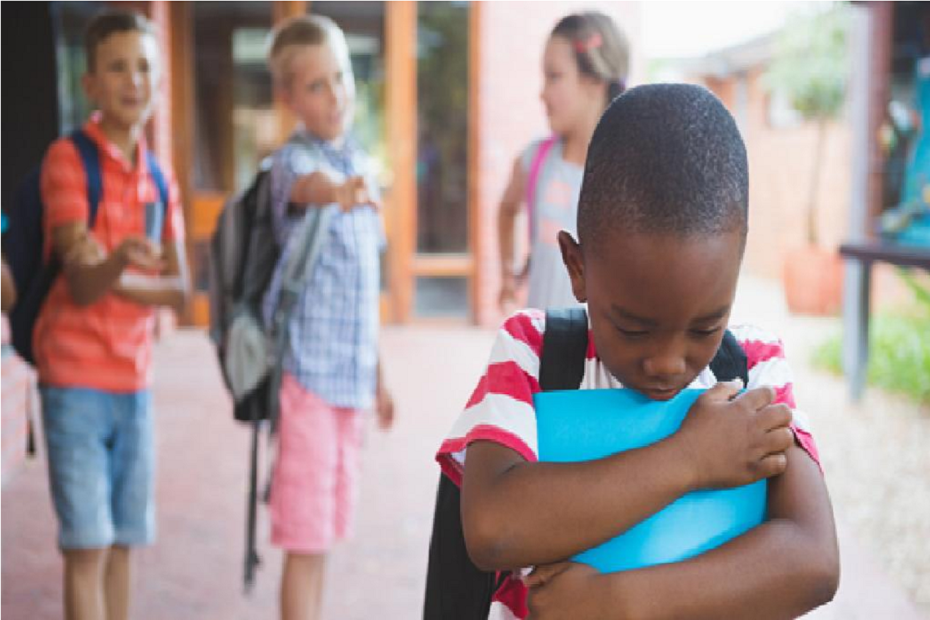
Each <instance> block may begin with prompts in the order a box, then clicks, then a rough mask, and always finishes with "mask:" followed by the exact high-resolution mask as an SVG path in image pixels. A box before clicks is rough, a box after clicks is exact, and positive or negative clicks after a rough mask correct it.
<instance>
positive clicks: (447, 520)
mask: <svg viewBox="0 0 930 620" xmlns="http://www.w3.org/2000/svg"><path fill="white" fill-rule="evenodd" d="M508 574H509V573H508ZM500 578H501V579H503V578H504V577H502V576H501V577H500ZM498 587H499V581H498V579H497V578H495V574H494V573H489V572H485V571H483V570H481V569H480V568H478V567H477V566H475V564H474V563H473V562H472V561H471V558H470V557H469V555H468V548H467V547H466V546H465V534H464V532H463V530H462V510H461V493H460V491H459V488H458V487H457V486H456V485H455V483H454V482H452V480H450V479H449V477H448V476H446V475H445V474H440V475H439V488H438V489H437V491H436V507H435V511H434V513H433V533H432V536H431V537H430V544H429V564H428V567H427V570H426V596H425V598H424V601H423V618H424V620H479V619H481V620H484V619H485V618H487V617H488V613H489V611H490V609H491V598H492V597H493V596H494V592H495V591H496V590H497V588H498Z"/></svg>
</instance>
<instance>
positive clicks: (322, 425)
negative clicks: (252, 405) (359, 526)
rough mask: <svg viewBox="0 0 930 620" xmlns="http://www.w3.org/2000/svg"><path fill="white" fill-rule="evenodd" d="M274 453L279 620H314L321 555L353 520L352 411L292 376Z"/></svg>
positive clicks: (284, 390) (356, 419)
mask: <svg viewBox="0 0 930 620" xmlns="http://www.w3.org/2000/svg"><path fill="white" fill-rule="evenodd" d="M280 402H281V417H280V420H279V427H278V441H279V449H278V456H277V462H276V463H275V467H274V474H273V479H272V487H271V506H270V508H271V529H272V532H271V541H272V543H273V544H275V545H276V546H279V547H281V548H283V549H284V550H285V553H286V557H285V562H284V574H283V576H282V583H281V617H282V618H285V619H291V618H300V620H304V619H305V618H316V617H317V615H318V613H319V609H320V604H321V601H322V596H323V574H324V564H325V558H326V554H327V553H328V551H329V549H330V548H331V547H332V545H333V544H334V543H335V541H336V540H338V539H340V538H343V537H345V535H346V534H347V532H348V530H349V522H350V521H351V516H352V514H353V513H354V501H355V496H356V492H355V482H356V478H357V476H356V475H355V471H356V470H357V468H358V459H357V455H358V444H359V443H360V432H358V431H359V428H360V427H359V423H360V421H361V417H360V415H359V414H358V413H357V412H354V411H347V410H344V409H337V408H334V407H332V406H330V405H329V404H328V403H326V402H324V401H323V400H321V399H320V398H319V397H317V396H316V395H314V394H312V393H311V392H309V391H307V390H306V389H304V388H303V386H302V385H301V384H300V383H299V382H298V381H297V380H296V379H295V378H294V377H292V376H291V375H287V374H285V376H284V378H283V380H282V384H281V398H280Z"/></svg>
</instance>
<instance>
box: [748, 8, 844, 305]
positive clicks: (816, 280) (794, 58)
mask: <svg viewBox="0 0 930 620" xmlns="http://www.w3.org/2000/svg"><path fill="white" fill-rule="evenodd" d="M847 24H848V12H847V10H846V7H844V6H842V5H835V6H834V7H832V8H831V9H829V10H826V11H824V10H822V9H820V10H817V12H815V13H809V14H805V15H798V16H795V17H794V18H793V19H791V20H789V22H788V24H787V25H786V26H785V28H784V29H783V30H782V32H781V33H780V36H779V38H778V40H777V47H776V53H775V57H774V58H773V61H772V64H771V67H770V69H769V71H768V73H767V75H766V83H767V85H768V87H769V89H770V90H772V91H777V92H779V93H781V94H783V95H784V96H785V97H786V98H787V99H788V101H789V102H790V103H791V105H792V107H794V109H795V110H797V111H798V113H799V114H800V115H801V117H802V118H803V119H804V120H805V121H806V122H809V123H813V124H814V125H815V128H816V138H815V146H814V150H813V158H812V160H811V178H810V181H809V185H808V194H807V201H806V211H805V241H804V244H803V245H801V246H800V247H796V248H792V249H791V250H790V251H789V252H788V254H787V255H786V256H785V259H784V264H783V282H784V288H785V296H786V300H787V303H788V309H789V310H790V311H792V312H795V313H801V314H820V315H823V314H836V313H837V312H838V311H839V309H840V304H841V302H842V287H843V264H842V260H841V259H840V256H839V253H838V252H837V251H836V248H826V247H823V246H822V245H821V242H820V236H819V234H818V230H817V211H818V206H819V204H818V193H819V191H820V181H821V176H822V172H823V160H824V150H825V145H826V141H827V134H828V131H829V127H830V121H831V120H832V119H834V118H836V117H837V116H838V115H839V114H840V113H841V112H842V109H843V105H844V103H845V98H846V81H847V75H848V60H847V42H846V40H847V32H848V27H847Z"/></svg>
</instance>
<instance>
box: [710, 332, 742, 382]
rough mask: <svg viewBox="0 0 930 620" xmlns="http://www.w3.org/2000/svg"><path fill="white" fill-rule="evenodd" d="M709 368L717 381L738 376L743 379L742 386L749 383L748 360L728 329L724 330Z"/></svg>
mask: <svg viewBox="0 0 930 620" xmlns="http://www.w3.org/2000/svg"><path fill="white" fill-rule="evenodd" d="M710 369H711V371H712V372H713V373H714V376H715V377H716V378H717V380H718V381H730V380H732V379H736V378H739V379H742V380H743V386H744V387H745V386H747V385H749V362H748V360H747V359H746V352H745V351H743V347H741V346H740V344H739V342H738V341H737V340H736V336H734V335H733V332H731V331H730V330H729V329H728V330H726V331H725V332H724V334H723V341H722V342H721V343H720V348H719V349H717V353H716V355H714V359H712V360H711V361H710Z"/></svg>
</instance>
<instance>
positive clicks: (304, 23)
mask: <svg viewBox="0 0 930 620" xmlns="http://www.w3.org/2000/svg"><path fill="white" fill-rule="evenodd" d="M308 45H330V46H332V47H333V49H334V50H335V51H336V54H337V56H340V57H342V59H343V60H344V61H345V64H346V69H347V70H351V64H349V48H348V45H347V44H346V39H345V35H344V34H343V32H342V30H341V29H340V28H339V26H337V25H336V22H334V21H333V20H331V19H330V18H328V17H323V16H322V15H300V16H297V17H291V18H289V19H286V20H284V21H283V22H281V24H279V25H278V26H277V27H276V28H275V29H274V31H273V32H272V35H271V46H270V48H269V51H268V68H269V69H270V70H271V77H272V80H273V81H274V85H275V87H276V88H282V89H287V88H288V87H289V86H290V82H291V73H292V70H291V61H292V60H293V59H294V55H295V54H296V53H297V52H299V51H300V48H302V47H305V46H308Z"/></svg>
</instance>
